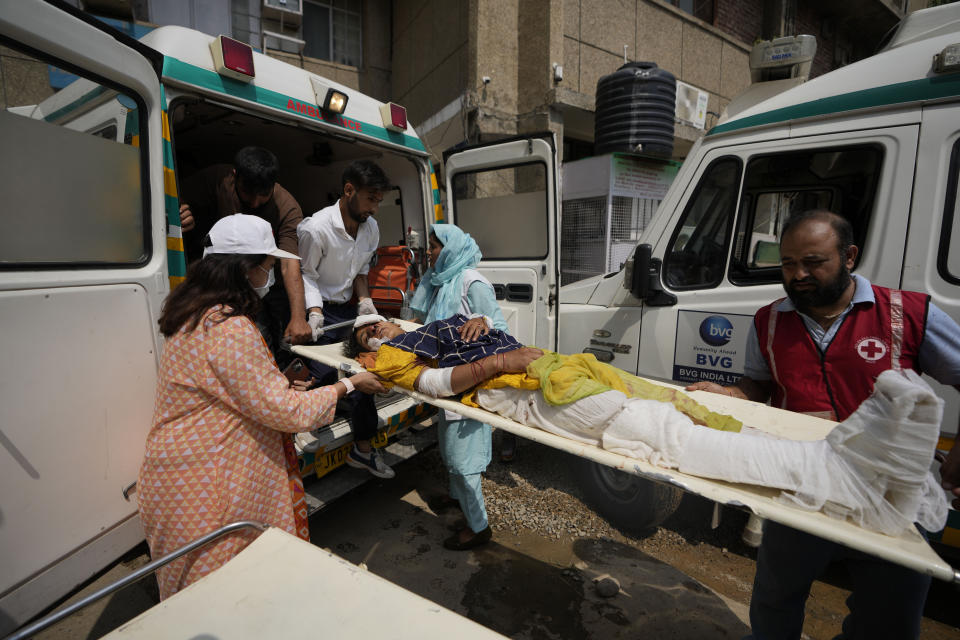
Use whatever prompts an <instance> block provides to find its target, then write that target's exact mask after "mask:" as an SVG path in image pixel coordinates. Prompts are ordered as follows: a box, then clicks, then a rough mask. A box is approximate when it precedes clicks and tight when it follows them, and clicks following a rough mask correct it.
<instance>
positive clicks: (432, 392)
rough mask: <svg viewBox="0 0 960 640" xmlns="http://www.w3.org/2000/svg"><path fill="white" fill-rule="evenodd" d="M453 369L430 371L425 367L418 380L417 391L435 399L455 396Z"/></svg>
mask: <svg viewBox="0 0 960 640" xmlns="http://www.w3.org/2000/svg"><path fill="white" fill-rule="evenodd" d="M452 380H453V367H448V368H446V369H430V368H427V367H424V369H423V371H421V372H420V377H419V378H417V391H419V392H420V393H425V394H427V395H428V396H431V397H434V398H446V397H447V396H452V395H453V386H452V384H453V383H452Z"/></svg>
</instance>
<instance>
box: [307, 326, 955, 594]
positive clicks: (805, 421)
mask: <svg viewBox="0 0 960 640" xmlns="http://www.w3.org/2000/svg"><path fill="white" fill-rule="evenodd" d="M401 325H404V328H408V329H414V328H416V327H417V326H418V325H414V324H410V323H405V322H401ZM406 325H409V327H408V326H406ZM293 350H294V352H296V353H297V354H298V355H300V356H303V357H307V358H311V359H314V360H317V361H319V362H322V363H324V364H327V365H329V366H333V367H337V368H339V369H340V370H342V371H344V372H353V373H355V372H357V371H359V370H361V368H360V366H359V365H358V364H357V362H356V361H354V360H352V359H349V358H345V357H344V356H343V355H342V354H341V353H340V345H339V344H333V345H323V346H299V345H298V346H294V347H293ZM660 384H663V383H660ZM665 386H674V385H669V384H668V385H665ZM675 388H679V387H675ZM402 391H403V393H406V394H407V395H409V396H411V397H413V398H414V399H416V400H418V401H420V402H426V403H429V404H432V405H434V406H437V407H439V408H441V409H445V410H450V411H455V412H457V413H460V414H461V415H463V416H465V417H469V418H474V419H477V420H481V421H483V422H486V423H488V424H491V425H493V426H494V427H496V428H498V429H504V430H505V431H510V432H511V433H514V434H516V435H519V436H521V437H523V438H527V439H528V440H532V441H535V442H539V443H541V444H545V445H547V446H550V447H554V448H556V449H561V450H564V451H567V452H570V453H572V454H573V455H576V456H578V457H581V458H586V459H588V460H591V461H593V462H596V463H598V464H603V465H606V466H608V467H612V468H614V469H619V470H621V471H624V472H626V473H631V474H634V475H638V476H642V477H645V478H649V479H652V480H657V481H660V482H667V483H670V484H673V485H675V486H677V487H680V488H681V489H684V490H685V491H690V492H692V493H696V494H697V495H700V496H703V497H705V498H707V499H710V500H714V501H716V502H719V503H721V504H730V505H734V506H738V507H745V508H747V509H749V510H750V511H752V512H753V513H755V514H757V515H758V516H761V517H763V518H767V519H770V520H774V521H776V522H779V523H781V524H785V525H787V526H791V527H794V528H796V529H800V530H802V531H806V532H807V533H811V534H813V535H817V536H820V537H822V538H825V539H827V540H832V541H834V542H839V543H841V544H844V545H847V546H848V547H851V548H854V549H859V550H861V551H864V552H866V553H870V554H873V555H876V556H878V557H880V558H884V559H885V560H889V561H891V562H895V563H897V564H900V565H903V566H905V567H909V568H911V569H914V570H917V571H921V572H923V573H926V574H928V575H931V576H933V577H935V578H938V579H940V580H946V581H957V582H960V575H955V572H954V570H953V568H952V567H951V566H950V564H949V563H947V562H946V561H944V560H943V559H942V558H940V557H939V556H938V555H937V554H936V552H934V551H933V549H931V548H930V545H929V544H928V543H927V542H926V540H925V539H924V538H923V537H922V536H921V535H920V534H919V533H918V532H917V531H916V530H915V529H913V528H910V529H907V530H906V531H904V532H902V533H900V534H898V535H896V536H889V535H885V534H882V533H878V532H876V531H871V530H869V529H865V528H863V527H860V526H858V525H856V524H854V523H852V522H849V521H847V520H840V519H837V518H831V517H829V516H827V515H825V514H824V513H822V512H820V511H810V510H809V509H802V508H799V507H798V506H796V505H793V504H789V503H786V502H784V501H783V500H782V499H781V498H780V493H781V492H780V491H779V490H777V489H771V488H768V487H762V486H757V485H748V484H738V483H732V482H726V481H722V480H715V479H709V478H703V477H699V476H694V475H690V474H686V473H683V472H682V471H679V470H675V469H667V468H663V467H658V466H655V465H653V464H650V463H649V462H646V461H645V460H642V459H640V458H634V457H629V456H625V455H621V454H619V453H614V452H612V451H608V450H605V449H603V448H602V447H601V446H598V445H595V444H593V443H592V442H591V439H590V438H584V437H580V438H577V439H572V438H570V437H567V436H564V435H558V434H557V433H552V432H549V431H546V430H544V429H539V428H536V427H531V426H527V425H524V424H522V423H520V422H517V421H515V420H512V419H509V418H506V417H503V416H501V415H499V414H497V413H494V412H491V411H487V410H485V409H478V408H474V407H468V406H465V405H463V404H462V403H460V402H458V401H456V400H451V399H442V398H440V399H438V398H431V397H429V396H426V395H424V394H421V393H418V392H416V391H407V390H402ZM690 396H691V397H692V398H694V399H695V400H697V401H698V402H700V403H701V404H703V405H705V406H706V407H707V408H709V409H710V410H712V411H716V412H718V413H726V414H728V415H732V416H734V417H735V418H737V419H738V420H740V421H742V422H743V423H744V425H746V426H745V427H744V432H748V433H749V432H754V431H760V432H763V433H764V434H767V435H768V436H772V437H774V438H788V439H791V440H797V441H816V440H823V439H824V438H825V437H826V436H827V435H828V434H829V433H830V432H831V431H832V430H833V429H834V427H835V426H836V423H834V422H830V421H828V420H823V419H821V418H815V417H811V416H806V415H803V414H797V413H791V412H787V411H783V410H780V409H774V408H772V407H769V406H767V405H764V404H760V403H757V402H750V401H747V400H739V399H736V398H730V397H727V396H722V395H718V394H712V393H707V392H703V391H695V392H692V393H691V394H690Z"/></svg>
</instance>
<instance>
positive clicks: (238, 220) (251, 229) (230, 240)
mask: <svg viewBox="0 0 960 640" xmlns="http://www.w3.org/2000/svg"><path fill="white" fill-rule="evenodd" d="M207 237H208V238H209V241H210V246H209V247H206V248H205V249H204V250H203V256H204V257H207V256H208V255H210V254H211V253H240V254H251V255H265V256H274V257H277V258H290V259H292V260H299V259H300V258H299V257H298V256H295V255H294V254H292V253H290V252H289V251H284V250H283V249H278V248H277V243H276V242H274V240H273V229H271V228H270V223H269V222H267V221H266V220H264V219H263V218H258V217H257V216H250V215H246V214H244V213H235V214H233V215H232V216H226V217H223V218H220V219H219V220H217V222H216V224H214V225H213V227H212V228H211V229H210V233H209V234H207Z"/></svg>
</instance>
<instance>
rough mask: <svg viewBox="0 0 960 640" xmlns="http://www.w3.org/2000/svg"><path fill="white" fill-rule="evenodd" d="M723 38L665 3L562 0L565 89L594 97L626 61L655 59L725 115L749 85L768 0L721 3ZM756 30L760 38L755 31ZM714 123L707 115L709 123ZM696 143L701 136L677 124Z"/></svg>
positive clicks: (711, 108) (681, 134) (723, 0)
mask: <svg viewBox="0 0 960 640" xmlns="http://www.w3.org/2000/svg"><path fill="white" fill-rule="evenodd" d="M717 4H718V7H717V16H716V18H717V21H718V23H719V24H724V25H731V26H735V27H736V30H737V35H731V34H728V33H725V32H724V31H723V30H722V29H720V28H718V27H714V26H712V25H709V24H707V23H705V22H703V21H702V20H698V19H697V18H694V17H693V16H692V15H690V14H688V13H685V12H683V11H680V10H679V9H677V8H676V7H674V6H672V5H670V4H669V3H667V2H664V1H662V0H563V25H564V26H563V37H564V39H563V57H564V79H563V82H562V83H561V85H562V87H564V88H566V89H570V90H572V91H575V92H577V93H580V94H583V95H584V96H588V97H589V99H591V100H592V98H593V97H594V95H595V92H596V86H597V81H598V80H599V79H600V77H602V76H604V75H607V74H609V73H612V72H613V71H616V70H617V68H619V67H620V66H621V65H622V64H623V62H624V46H626V57H627V59H628V60H650V61H653V62H656V63H657V65H658V66H660V68H662V69H665V70H667V71H669V72H670V73H672V74H674V76H676V78H677V79H678V80H682V81H683V82H686V83H687V84H691V85H693V86H695V87H698V88H700V89H703V90H705V91H707V92H709V94H710V101H709V103H708V107H707V108H708V110H709V111H713V112H715V113H719V112H720V111H721V110H722V109H723V108H724V107H725V106H726V104H727V103H728V102H729V101H730V99H731V98H732V97H733V96H735V95H736V94H737V93H739V92H740V91H741V90H742V89H744V88H745V87H746V86H747V85H748V84H749V83H750V71H749V68H748V65H747V62H748V57H749V50H750V45H748V42H747V41H749V42H750V43H751V44H752V42H753V40H754V39H756V37H758V36H759V34H760V26H761V22H762V15H763V14H762V0H742V1H741V0H720V2H718V3H717ZM754 31H755V33H754ZM710 124H711V120H710V119H709V117H708V122H707V125H708V126H709V125H710ZM677 135H678V136H679V137H682V138H685V139H690V140H693V139H694V138H695V137H696V136H697V135H699V131H697V130H695V129H693V128H691V127H679V128H678V131H677Z"/></svg>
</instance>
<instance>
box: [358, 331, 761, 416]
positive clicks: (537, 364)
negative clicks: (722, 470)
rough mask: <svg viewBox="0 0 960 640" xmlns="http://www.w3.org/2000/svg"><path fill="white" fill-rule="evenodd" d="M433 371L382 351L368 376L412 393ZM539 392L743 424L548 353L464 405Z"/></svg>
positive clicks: (622, 375)
mask: <svg viewBox="0 0 960 640" xmlns="http://www.w3.org/2000/svg"><path fill="white" fill-rule="evenodd" d="M428 366H429V367H435V366H436V362H435V361H429V362H428V361H424V360H422V359H420V358H418V357H417V356H416V355H415V354H413V353H410V352H409V351H403V350H402V349H397V348H395V347H391V346H390V345H383V346H382V347H380V350H379V351H378V353H377V361H376V364H375V365H374V366H373V368H372V369H370V371H371V372H372V373H375V374H377V375H378V376H379V377H381V378H383V379H384V380H386V381H388V384H389V383H393V384H398V385H400V386H401V387H404V388H405V389H413V388H414V383H416V381H417V377H418V376H419V375H420V371H421V370H422V369H423V368H424V367H428ZM501 387H513V388H514V389H527V390H530V391H532V390H535V389H540V390H541V391H542V392H543V397H544V399H546V401H547V402H549V403H550V404H553V405H561V404H569V403H570V402H574V401H575V400H579V399H581V398H585V397H587V396H591V395H594V394H597V393H602V392H604V391H609V390H611V389H615V390H617V391H620V392H622V393H623V394H625V395H627V396H628V397H631V398H644V399H647V400H658V401H660V402H669V403H671V404H673V406H674V407H676V408H677V410H678V411H680V412H681V413H684V414H686V415H687V416H688V417H689V418H690V419H691V420H693V421H694V422H695V423H697V424H702V425H704V426H707V427H710V428H712V429H718V430H720V431H734V432H737V431H740V427H741V426H743V425H742V424H741V422H740V421H739V420H737V419H735V418H733V417H731V416H727V415H723V414H719V413H714V412H713V411H710V410H709V409H707V408H706V407H704V406H703V405H701V404H699V403H698V402H696V401H695V400H693V399H692V398H691V397H690V396H688V395H687V394H685V393H683V392H681V391H677V390H675V389H670V388H668V387H662V386H660V385H658V384H654V383H652V382H648V381H646V380H644V379H642V378H638V377H637V376H634V375H631V374H629V373H627V372H626V371H622V370H620V369H617V368H616V367H612V366H610V365H608V364H604V363H602V362H599V361H598V360H597V359H596V358H595V357H594V356H593V354H589V353H577V354H574V355H570V356H564V355H560V354H558V353H551V352H549V351H547V352H544V355H543V357H541V358H538V359H537V360H535V361H534V362H532V363H531V364H530V365H529V366H528V367H527V371H526V373H505V374H501V375H498V376H495V377H493V378H490V379H489V380H486V381H484V382H482V383H481V384H479V385H477V386H476V387H474V388H473V389H471V390H470V391H468V392H466V393H464V395H463V397H462V398H461V399H460V401H461V402H463V404H465V405H467V406H470V407H479V406H480V405H478V404H477V402H476V400H475V399H474V396H475V394H476V391H477V389H497V388H501Z"/></svg>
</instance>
